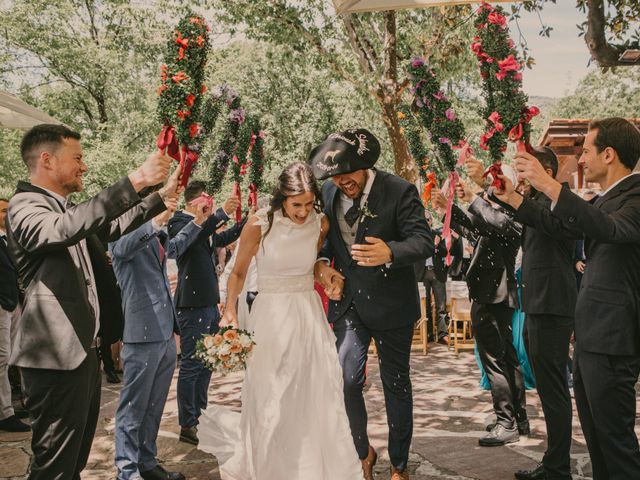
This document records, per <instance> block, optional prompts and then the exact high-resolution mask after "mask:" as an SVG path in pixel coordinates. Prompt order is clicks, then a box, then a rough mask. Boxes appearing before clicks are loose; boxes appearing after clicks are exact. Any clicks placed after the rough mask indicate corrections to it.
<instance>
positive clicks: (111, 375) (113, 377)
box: [104, 370, 120, 383]
mask: <svg viewBox="0 0 640 480" xmlns="http://www.w3.org/2000/svg"><path fill="white" fill-rule="evenodd" d="M104 374H105V376H106V377H107V382H109V383H120V377H119V376H118V374H117V373H116V372H115V371H112V370H109V371H108V372H107V371H106V370H105V372H104Z"/></svg>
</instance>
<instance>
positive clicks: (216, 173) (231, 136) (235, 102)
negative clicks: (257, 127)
mask: <svg viewBox="0 0 640 480" xmlns="http://www.w3.org/2000/svg"><path fill="white" fill-rule="evenodd" d="M214 99H216V101H218V102H223V103H224V104H226V105H227V107H228V108H229V114H228V116H227V122H226V125H225V127H224V129H223V132H222V138H221V139H220V142H219V144H218V148H217V149H216V152H215V154H214V155H213V158H212V160H211V165H210V167H209V183H208V189H209V193H210V194H212V195H213V194H215V193H218V192H219V191H220V188H221V187H222V181H223V179H224V176H225V175H226V173H227V170H228V168H229V163H230V162H231V160H232V158H233V154H234V151H235V148H236V144H237V141H238V133H239V131H240V127H241V125H242V124H243V123H244V109H243V108H242V106H241V104H240V103H241V102H240V100H241V99H240V95H238V93H237V92H235V91H234V90H233V89H231V88H229V87H228V86H226V85H223V86H222V87H220V88H219V89H218V91H217V92H215V93H214ZM234 163H235V162H234ZM235 178H236V175H234V179H235Z"/></svg>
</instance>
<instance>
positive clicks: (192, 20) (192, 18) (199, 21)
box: [189, 17, 202, 25]
mask: <svg viewBox="0 0 640 480" xmlns="http://www.w3.org/2000/svg"><path fill="white" fill-rule="evenodd" d="M189 23H191V24H193V23H196V24H198V25H202V19H201V18H200V17H191V18H190V19H189Z"/></svg>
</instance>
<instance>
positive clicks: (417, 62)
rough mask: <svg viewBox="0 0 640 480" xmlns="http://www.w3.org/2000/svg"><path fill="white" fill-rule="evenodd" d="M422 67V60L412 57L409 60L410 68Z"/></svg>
mask: <svg viewBox="0 0 640 480" xmlns="http://www.w3.org/2000/svg"><path fill="white" fill-rule="evenodd" d="M423 65H424V60H423V59H421V58H420V57H414V58H413V59H412V60H411V66H412V67H413V68H418V67H421V66H423Z"/></svg>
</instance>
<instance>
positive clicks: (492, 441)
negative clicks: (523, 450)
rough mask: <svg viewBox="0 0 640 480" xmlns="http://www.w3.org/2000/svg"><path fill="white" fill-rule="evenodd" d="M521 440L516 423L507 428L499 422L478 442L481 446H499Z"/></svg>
mask: <svg viewBox="0 0 640 480" xmlns="http://www.w3.org/2000/svg"><path fill="white" fill-rule="evenodd" d="M519 440H520V435H518V429H517V428H516V427H515V425H514V426H513V427H512V428H507V427H505V426H504V425H501V424H499V423H497V424H496V425H495V427H493V429H492V430H491V431H490V432H489V433H487V434H486V435H485V436H484V437H482V438H480V439H479V440H478V443H479V444H480V446H481V447H499V446H502V445H506V444H507V443H515V442H517V441H519Z"/></svg>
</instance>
